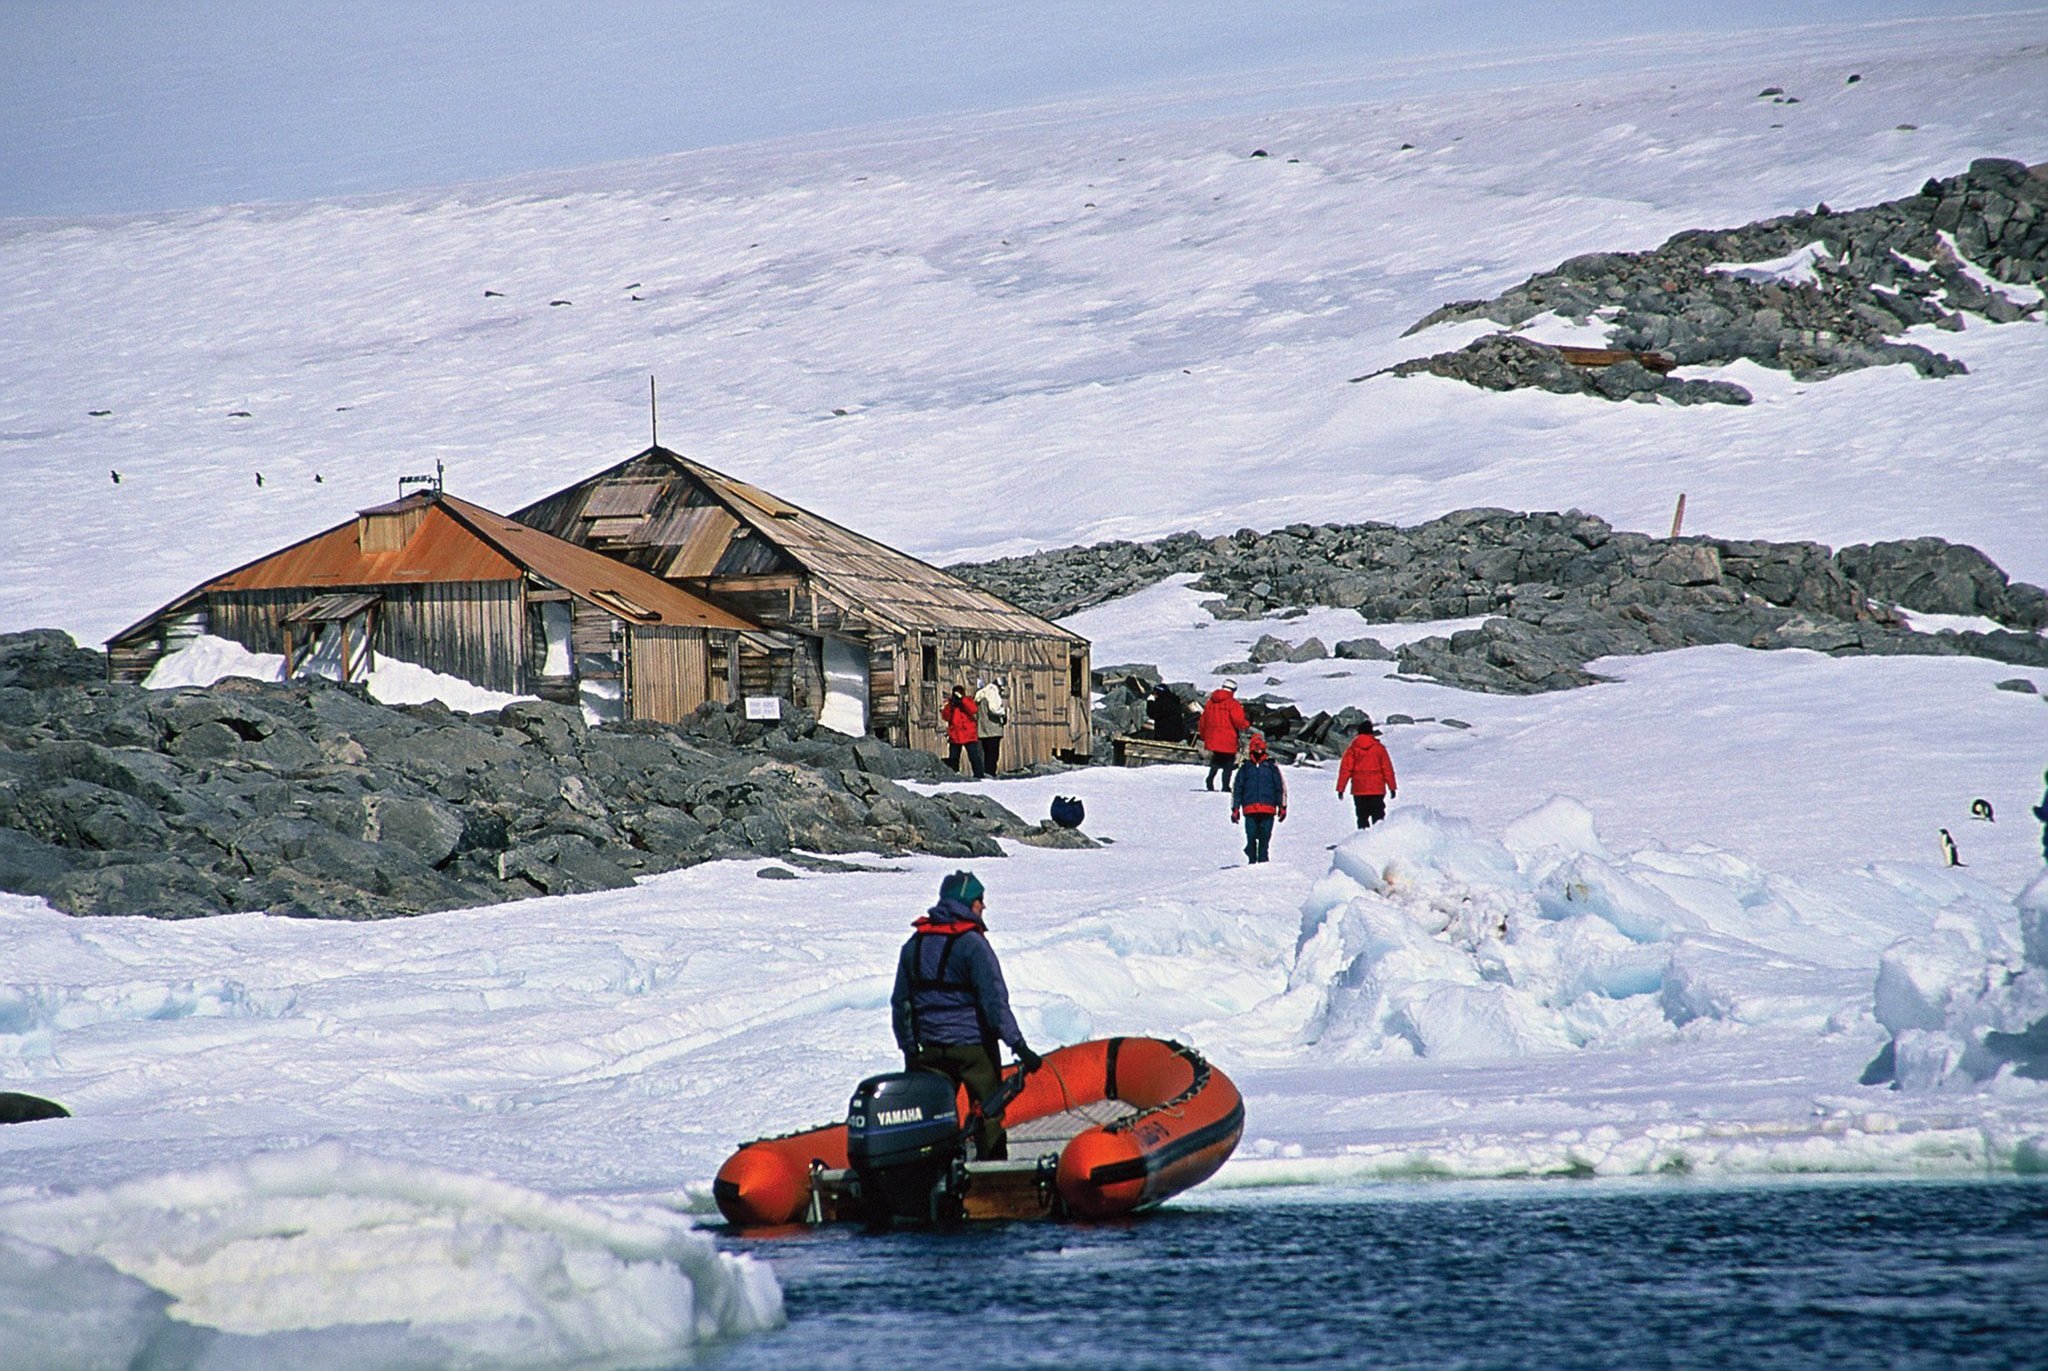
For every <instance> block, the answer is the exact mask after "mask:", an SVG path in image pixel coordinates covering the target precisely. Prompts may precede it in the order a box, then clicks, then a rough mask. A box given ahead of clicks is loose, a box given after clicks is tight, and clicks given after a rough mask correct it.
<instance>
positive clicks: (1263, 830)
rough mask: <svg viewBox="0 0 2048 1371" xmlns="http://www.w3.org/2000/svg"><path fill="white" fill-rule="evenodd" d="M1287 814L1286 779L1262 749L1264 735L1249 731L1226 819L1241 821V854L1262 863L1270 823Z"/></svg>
mask: <svg viewBox="0 0 2048 1371" xmlns="http://www.w3.org/2000/svg"><path fill="white" fill-rule="evenodd" d="M1286 817H1287V778H1286V777H1285V776H1282V775H1281V774H1280V763H1279V762H1277V761H1275V760H1274V759H1273V754H1272V753H1270V752H1268V751H1266V735H1265V734H1263V733H1257V732H1255V733H1253V734H1252V737H1251V741H1250V742H1249V743H1247V744H1246V745H1245V762H1244V765H1243V766H1241V767H1239V768H1238V770H1237V779H1236V780H1235V781H1233V782H1231V785H1230V822H1232V823H1236V822H1238V820H1239V819H1240V818H1242V819H1243V821H1244V855H1245V858H1246V859H1247V860H1248V861H1251V862H1253V863H1258V862H1263V861H1265V860H1266V859H1267V857H1268V856H1269V855H1270V854H1271V851H1272V847H1273V824H1274V823H1275V822H1276V821H1278V820H1284V819H1285V818H1286Z"/></svg>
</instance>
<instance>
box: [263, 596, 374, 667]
mask: <svg viewBox="0 0 2048 1371" xmlns="http://www.w3.org/2000/svg"><path fill="white" fill-rule="evenodd" d="M377 598H378V597H377V596H375V595H361V594H357V595H322V596H321V597H320V598H319V599H317V600H314V601H312V602H311V603H309V604H305V605H301V606H300V607H299V608H297V609H295V610H293V611H292V612H291V613H290V614H287V615H286V616H285V618H284V677H285V679H286V680H290V679H291V678H292V677H294V676H325V677H327V678H328V679H330V680H335V681H342V682H351V681H364V680H368V679H369V676H370V669H371V667H373V666H375V665H376V658H375V656H374V655H373V654H372V652H371V650H370V635H371V632H372V629H373V627H374V625H373V624H372V622H371V615H372V614H373V613H374V612H375V610H376V607H377Z"/></svg>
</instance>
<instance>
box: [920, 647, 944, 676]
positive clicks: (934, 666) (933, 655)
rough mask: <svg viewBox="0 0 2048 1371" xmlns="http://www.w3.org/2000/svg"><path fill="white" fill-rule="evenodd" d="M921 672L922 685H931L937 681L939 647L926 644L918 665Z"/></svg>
mask: <svg viewBox="0 0 2048 1371" xmlns="http://www.w3.org/2000/svg"><path fill="white" fill-rule="evenodd" d="M918 665H919V666H921V667H922V668H923V669H924V670H923V675H924V683H925V684H926V685H931V684H932V683H933V682H935V681H937V680H938V679H939V647H938V644H937V643H926V644H925V645H924V652H923V654H922V657H921V660H920V661H919V663H918Z"/></svg>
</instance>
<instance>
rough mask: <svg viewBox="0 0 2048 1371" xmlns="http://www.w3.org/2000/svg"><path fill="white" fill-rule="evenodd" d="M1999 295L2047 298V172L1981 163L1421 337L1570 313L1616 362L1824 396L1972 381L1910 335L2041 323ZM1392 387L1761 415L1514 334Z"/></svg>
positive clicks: (1435, 362)
mask: <svg viewBox="0 0 2048 1371" xmlns="http://www.w3.org/2000/svg"><path fill="white" fill-rule="evenodd" d="M1774 266H1776V267H1780V268H1781V269H1778V270H1773V269H1771V268H1772V267H1774ZM2001 283H2004V284H2006V285H2008V286H2010V285H2020V286H2027V287H2034V288H2039V287H2042V286H2044V285H2048V166H2043V167H2033V168H2030V167H2028V166H2027V165H2026V164H2024V163H2022V162H2016V161H2010V160H2006V159H2001V158H1980V159H1978V160H1977V161H1974V162H1972V163H1971V164H1970V166H1969V169H1968V170H1967V171H1965V172H1964V173H1963V174H1961V175H1959V176H1952V177H1948V178H1946V179H1943V180H1929V181H1928V182H1926V184H1924V185H1923V186H1922V187H1921V188H1920V190H1919V192H1918V193H1917V194H1915V195H1909V196H1904V197H1902V198H1900V199H1897V200H1888V201H1885V202H1884V203H1882V204H1878V205H1873V206H1869V207H1867V208H1863V209H1854V210H1847V211H1836V210H1832V209H1830V208H1828V206H1826V205H1825V204H1823V205H1820V206H1818V207H1816V208H1815V209H1813V210H1812V211H1801V212H1800V213H1797V214H1789V215H1784V216H1781V217H1779V218H1775V219H1768V220H1763V221H1760V222H1757V223H1753V224H1749V225H1747V226H1745V227H1743V228H1735V229H1698V230H1689V231H1687V232H1684V233H1679V234H1676V235H1674V236H1673V237H1671V238H1670V239H1669V240H1667V241H1666V242H1665V243H1664V244H1663V246H1661V247H1658V248H1656V249H1654V250H1652V251H1649V252H1600V253H1588V254H1586V255H1584V256H1580V257H1574V258H1572V259H1571V260H1570V261H1567V262H1565V263H1563V264H1561V265H1559V266H1557V267H1555V268H1553V269H1552V270H1550V271H1547V272H1542V273H1539V274H1537V275H1535V276H1531V277H1530V278H1529V279H1528V280H1526V281H1524V282H1522V284H1520V285H1518V286H1516V287H1514V288H1513V289H1511V290H1508V291H1505V292H1503V293H1502V294H1501V295H1499V296H1497V297H1495V298H1494V299H1491V300H1463V301H1458V302H1455V303H1453V304H1448V305H1445V306H1443V307H1442V308H1441V309H1438V310H1435V311H1432V312H1431V313H1430V314H1428V315H1426V316H1424V317H1423V318H1422V319H1421V320H1420V321H1419V322H1417V323H1416V324H1415V325H1414V326H1413V327H1411V328H1410V329H1409V330H1408V333H1410V334H1414V333H1419V332H1421V331H1422V330H1424V329H1427V328H1429V327H1431V326H1432V325H1436V324H1442V323H1459V322H1469V321H1473V320H1480V319H1485V320H1490V321H1492V322H1494V323H1497V324H1501V325H1503V326H1505V327H1507V328H1509V329H1515V328H1520V327H1521V326H1523V325H1524V324H1526V323H1528V322H1529V321H1530V320H1531V319H1534V318H1536V317H1537V316H1539V315H1543V314H1549V313H1553V312H1554V313H1556V314H1559V315H1562V316H1564V317H1566V318H1569V319H1573V320H1575V321H1577V322H1579V323H1581V324H1587V323H1592V322H1594V321H1598V322H1599V323H1600V324H1602V325H1604V326H1605V328H1606V346H1607V347H1609V348H1614V349H1621V350H1626V351H1630V352H1642V353H1659V354H1662V355H1663V357H1665V358H1666V359H1668V360H1669V361H1670V362H1672V363H1674V364H1676V365H1679V366H1725V365H1727V364H1728V363H1730V362H1733V361H1735V360H1736V359H1737V358H1748V359H1749V360H1750V361H1753V362H1756V363H1758V364H1759V365H1762V366H1766V367H1772V368H1775V369H1777V370H1781V371H1787V372H1790V373H1791V374H1792V375H1793V376H1794V377H1796V378H1798V379H1799V380H1802V381H1813V380H1822V379H1825V378H1827V377H1830V376H1838V375H1841V374H1842V373H1844V372H1848V371H1853V370H1856V369H1858V368H1861V367H1869V366H1885V365H1890V364H1892V363H1904V364H1906V365H1908V366H1911V367H1912V368H1913V369H1914V370H1916V371H1918V372H1919V373H1920V374H1921V375H1922V376H1927V377H1940V376H1950V375H1955V374H1957V373H1959V372H1962V371H1964V370H1966V368H1965V367H1964V365H1963V364H1962V363H1961V362H1959V361H1957V360H1956V359H1955V358H1953V357H1950V356H1948V355H1947V354H1945V353H1941V352H1936V351H1934V350H1933V349H1931V348H1928V347H1925V346H1922V345H1921V344H1919V343H1908V342H1901V341H1898V340H1897V339H1898V336H1899V335H1901V334H1903V333H1904V332H1905V331H1906V330H1907V329H1909V328H1912V327H1914V326H1916V325H1920V324H1932V325H1934V326H1935V327H1936V328H1939V329H1944V330H1948V331H1951V332H1959V331H1961V330H1962V329H1963V328H1964V326H1965V316H1967V315H1976V316H1978V317H1980V318H1983V319H1988V320H1990V321H1992V322H1994V323H2010V322H2013V321H2015V320H2019V319H2024V318H2028V317H2036V316H2038V315H2039V314H2040V311H2041V303H2040V301H2039V299H2038V298H2036V299H2033V300H2028V301H2022V300H2018V299H2015V298H2014V297H2013V295H2011V294H2009V293H2007V291H2005V290H2001V289H2000V288H1999V286H2000V284H2001ZM2026 293H2027V294H2029V295H2033V294H2034V293H2035V292H2034V291H2033V290H2029V291H2028V292H2026ZM1388 370H1389V371H1391V372H1393V373H1394V374H1395V375H1399V376H1412V375H1417V374H1422V373H1427V374H1431V375H1438V376H1448V377H1451V378H1453V379H1457V380H1463V381H1467V382H1469V383H1471V384H1473V385H1476V386H1481V387H1484V388H1486V389H1490V390H1509V389H1515V388H1518V387H1535V388H1539V389H1543V390H1549V391H1555V392H1558V393H1562V394H1590V395H1598V396H1601V397H1603V398H1606V399H1611V400H1623V399H1629V400H1655V399H1659V398H1664V399H1670V400H1673V401H1676V402H1678V403H1680V404H1692V403H1696V402H1700V401H1710V402H1719V403H1733V404H1747V403H1749V401H1750V394H1749V392H1748V391H1747V390H1746V389H1745V388H1743V387H1742V386H1739V385H1736V384H1734V383H1732V382H1726V381H1702V380H1688V379H1685V378H1682V377H1677V376H1670V375H1659V374H1656V373H1655V372H1653V371H1651V370H1649V369H1647V368H1645V367H1643V366H1641V365H1640V364H1638V363H1636V362H1633V361H1629V362H1623V363H1619V364H1617V365H1615V366H1609V367H1599V368H1588V367H1580V366H1575V365H1572V364H1571V363H1570V362H1568V361H1566V360H1565V357H1564V355H1563V353H1561V352H1560V351H1559V350H1558V349H1557V348H1555V347H1551V346H1549V345H1547V344H1544V343H1538V342H1535V341H1532V340H1530V339H1528V338H1524V337H1521V336H1520V335H1516V334H1494V335H1490V336H1488V337H1486V338H1481V339H1478V340H1476V341H1474V342H1473V343H1471V344H1469V345H1467V346H1466V347H1465V348H1463V349H1460V350H1457V351H1452V352H1443V353H1437V354H1435V355H1433V356H1430V357H1421V358H1416V359H1413V360H1410V361H1407V362H1402V363H1400V364H1398V365H1396V366H1394V367H1391V368H1388ZM1374 374H1379V373H1374ZM1355 379H1357V380H1361V381H1362V380H1366V379H1368V378H1367V377H1363V376H1361V377H1357V378H1355Z"/></svg>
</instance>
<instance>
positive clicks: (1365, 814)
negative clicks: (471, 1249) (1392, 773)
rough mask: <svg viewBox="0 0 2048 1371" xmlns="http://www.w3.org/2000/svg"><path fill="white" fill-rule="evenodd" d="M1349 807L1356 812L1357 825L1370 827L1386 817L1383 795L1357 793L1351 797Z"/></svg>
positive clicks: (1385, 803)
mask: <svg viewBox="0 0 2048 1371" xmlns="http://www.w3.org/2000/svg"><path fill="white" fill-rule="evenodd" d="M1351 808H1352V809H1353V810H1354V811H1356V813H1357V814H1358V826H1359V827H1360V828H1371V827H1372V826H1373V825H1374V824H1376V823H1378V822H1379V821H1380V820H1381V819H1384V818H1386V817H1387V797H1386V796H1384V795H1357V794H1354V795H1353V796H1352V797H1351Z"/></svg>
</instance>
